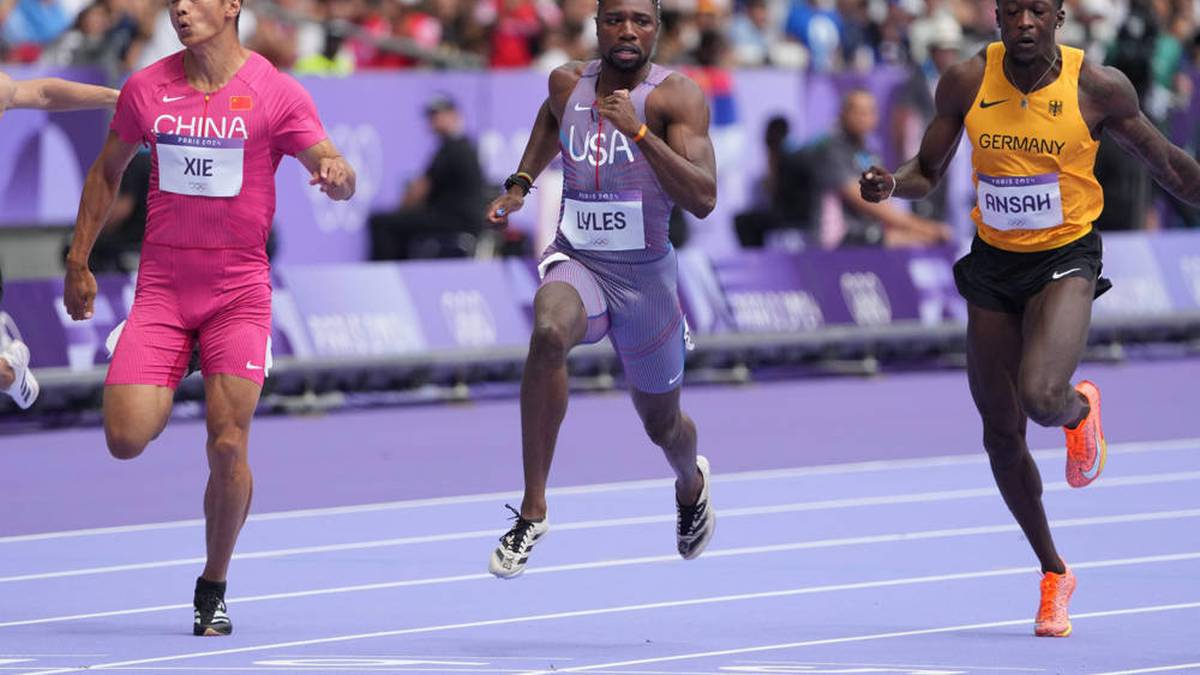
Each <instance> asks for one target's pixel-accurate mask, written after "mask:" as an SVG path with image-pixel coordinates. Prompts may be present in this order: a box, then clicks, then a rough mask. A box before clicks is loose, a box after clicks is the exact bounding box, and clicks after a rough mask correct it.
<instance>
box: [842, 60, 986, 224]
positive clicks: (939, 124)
mask: <svg viewBox="0 0 1200 675" xmlns="http://www.w3.org/2000/svg"><path fill="white" fill-rule="evenodd" d="M977 60H978V59H971V60H970V61H966V62H964V63H960V64H958V65H955V66H953V67H952V68H950V69H949V70H947V71H946V72H945V74H943V75H942V78H941V80H939V81H938V86H937V92H936V93H935V94H934V103H935V105H936V107H937V111H936V113H935V116H934V118H933V121H932V122H930V123H929V127H928V128H926V129H925V136H924V137H922V138H921V149H920V150H919V151H918V152H917V156H916V157H913V158H912V159H910V160H908V161H907V162H905V163H904V164H901V165H900V168H898V169H896V172H895V174H892V173H889V172H888V171H887V170H886V169H883V168H881V167H877V166H873V167H871V168H870V169H867V170H866V171H865V172H863V175H862V179H861V180H860V181H859V189H860V191H861V193H862V197H863V199H865V200H867V201H868V202H881V201H883V200H885V199H887V198H888V197H900V198H902V199H924V198H925V197H926V196H927V195H928V194H929V193H930V192H932V191H933V189H934V188H935V187H937V184H938V182H939V181H941V180H942V176H944V175H945V173H946V168H947V167H948V166H950V160H952V159H954V152H955V150H957V149H958V139H959V137H960V136H962V132H963V121H964V120H965V119H966V114H967V111H968V110H969V109H970V106H971V101H973V100H974V98H975V93H976V92H977V90H978V88H979V83H980V81H981V78H982V76H983V75H982V70H981V67H980V64H978V63H976V61H977ZM968 96H969V97H968ZM964 103H965V104H964Z"/></svg>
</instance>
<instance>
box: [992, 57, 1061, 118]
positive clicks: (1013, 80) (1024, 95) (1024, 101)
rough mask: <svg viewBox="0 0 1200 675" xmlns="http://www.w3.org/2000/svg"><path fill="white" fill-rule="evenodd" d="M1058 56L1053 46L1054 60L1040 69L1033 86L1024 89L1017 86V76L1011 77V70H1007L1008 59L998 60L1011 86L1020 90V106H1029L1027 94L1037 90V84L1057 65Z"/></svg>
mask: <svg viewBox="0 0 1200 675" xmlns="http://www.w3.org/2000/svg"><path fill="white" fill-rule="evenodd" d="M1058 58H1059V53H1058V49H1057V48H1055V50H1054V60H1052V61H1050V65H1049V66H1048V67H1047V68H1046V70H1044V71H1042V76H1041V77H1039V78H1038V79H1037V82H1034V83H1033V86H1032V87H1030V88H1029V89H1026V90H1025V91H1021V88H1020V87H1018V86H1017V78H1015V77H1013V76H1012V73H1011V72H1009V70H1008V59H1001V60H1000V64H1001V65H1002V66H1004V74H1005V75H1006V76H1008V81H1009V82H1011V83H1012V86H1013V88H1014V89H1016V90H1017V91H1020V92H1021V107H1022V108H1028V107H1029V94H1030V93H1031V92H1034V91H1037V88H1038V86H1039V85H1041V83H1042V80H1044V79H1046V76H1047V75H1049V74H1050V71H1052V70H1054V66H1057V65H1058Z"/></svg>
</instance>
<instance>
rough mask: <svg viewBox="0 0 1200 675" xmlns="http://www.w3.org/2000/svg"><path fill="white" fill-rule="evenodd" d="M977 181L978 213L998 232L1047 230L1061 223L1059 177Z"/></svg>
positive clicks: (991, 177) (1043, 176)
mask: <svg viewBox="0 0 1200 675" xmlns="http://www.w3.org/2000/svg"><path fill="white" fill-rule="evenodd" d="M977 175H978V177H979V186H978V197H979V213H980V214H981V215H982V216H983V222H984V223H985V224H986V225H988V227H992V228H995V229H997V230H1046V229H1049V228H1052V227H1058V226H1059V225H1062V222H1063V210H1062V191H1061V190H1060V189H1059V187H1058V174H1056V173H1044V174H1041V175H1040V176H985V175H983V174H977Z"/></svg>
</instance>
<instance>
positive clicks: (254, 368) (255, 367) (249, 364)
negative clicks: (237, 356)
mask: <svg viewBox="0 0 1200 675" xmlns="http://www.w3.org/2000/svg"><path fill="white" fill-rule="evenodd" d="M246 370H262V366H256V365H254V364H253V363H251V362H250V361H247V362H246Z"/></svg>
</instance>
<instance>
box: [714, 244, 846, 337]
mask: <svg viewBox="0 0 1200 675" xmlns="http://www.w3.org/2000/svg"><path fill="white" fill-rule="evenodd" d="M800 258H801V257H800V256H799V255H797V254H792V253H781V252H775V251H759V252H754V253H741V254H739V255H735V256H729V257H724V258H718V259H715V260H714V261H713V270H714V272H715V273H716V277H717V280H718V282H719V283H720V285H721V290H722V291H724V294H725V300H726V302H727V303H728V306H729V312H730V316H731V318H732V320H733V328H734V330H736V331H739V332H747V333H758V332H782V331H808V330H813V329H816V328H820V327H821V326H823V325H825V324H826V323H828V320H827V319H826V316H825V313H826V308H825V304H826V303H822V302H821V301H820V299H819V298H818V291H817V290H816V288H814V286H813V282H812V278H811V276H810V275H808V274H806V273H805V272H804V270H803V264H802V263H801V260H800Z"/></svg>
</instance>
